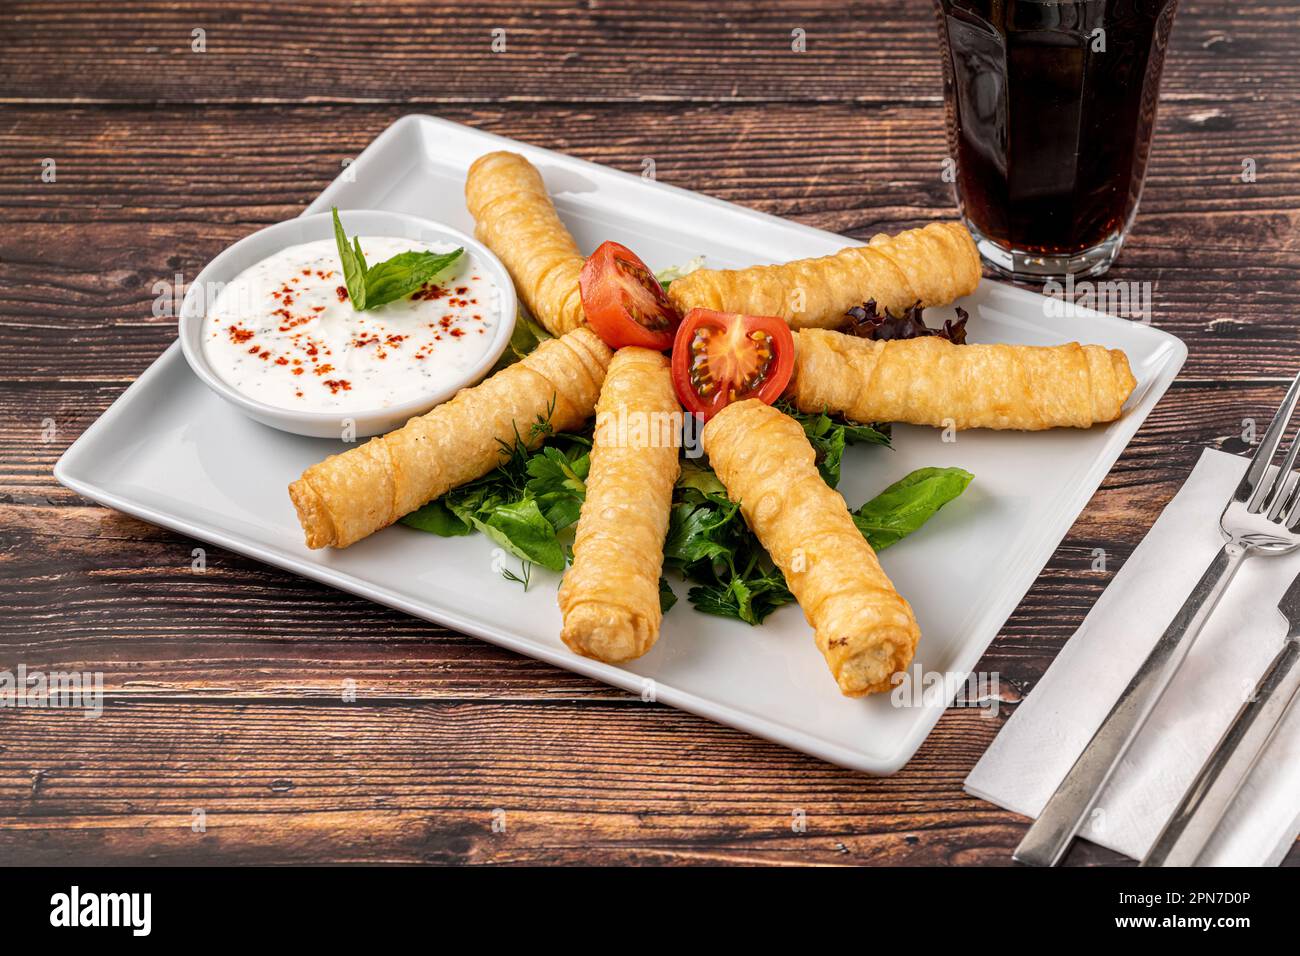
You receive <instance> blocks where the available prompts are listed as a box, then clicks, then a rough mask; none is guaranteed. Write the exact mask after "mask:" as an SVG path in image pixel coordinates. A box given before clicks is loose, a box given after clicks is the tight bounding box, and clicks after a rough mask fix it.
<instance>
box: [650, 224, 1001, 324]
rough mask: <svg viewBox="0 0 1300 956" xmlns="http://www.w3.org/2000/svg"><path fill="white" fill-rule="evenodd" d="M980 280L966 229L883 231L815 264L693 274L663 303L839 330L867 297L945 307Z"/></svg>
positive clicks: (883, 304)
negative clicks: (850, 311)
mask: <svg viewBox="0 0 1300 956" xmlns="http://www.w3.org/2000/svg"><path fill="white" fill-rule="evenodd" d="M979 281H980V257H979V253H978V252H976V250H975V243H974V241H973V240H972V239H971V237H970V233H969V232H967V231H966V227H965V226H963V225H962V224H961V223H959V222H935V223H931V224H930V225H928V226H926V227H925V228H923V229H909V230H908V231H906V232H900V233H899V234H898V235H896V236H888V235H885V234H884V233H881V234H880V235H877V236H875V237H874V238H873V239H872V240H871V241H870V242H869V243H868V244H867V245H865V246H850V247H849V248H847V249H841V250H840V251H839V252H837V253H835V254H834V255H832V256H823V257H822V258H820V259H798V260H796V261H794V262H787V263H784V264H783V265H775V266H754V267H752V268H749V269H739V270H726V271H718V270H714V269H699V270H696V271H695V272H691V273H689V274H687V275H684V276H682V277H681V278H680V279H677V280H675V281H674V282H673V284H672V285H671V286H669V287H668V298H670V299H671V300H672V301H673V304H674V305H676V306H677V308H678V309H680V310H681V311H682V313H683V314H685V313H686V312H687V311H688V310H690V309H694V308H703V309H714V310H716V311H718V312H740V313H743V314H745V315H779V316H780V317H781V318H783V319H785V320H786V321H787V322H789V323H790V325H791V326H792V327H794V328H796V329H807V328H823V329H834V328H839V327H840V326H842V325H844V324H845V318H844V313H845V312H847V311H848V310H849V309H850V308H852V307H853V306H855V305H862V303H864V302H866V301H868V300H870V299H875V300H876V305H877V306H878V307H879V308H881V309H889V310H891V311H893V312H901V311H902V310H903V309H906V308H907V307H908V306H910V305H914V304H916V303H917V302H918V301H919V302H920V303H921V305H922V306H926V307H928V306H932V305H947V304H948V303H949V302H951V301H953V300H954V299H957V298H960V297H961V296H963V295H969V294H970V293H972V292H974V291H975V287H976V286H977V285H979Z"/></svg>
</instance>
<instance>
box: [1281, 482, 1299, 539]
mask: <svg viewBox="0 0 1300 956" xmlns="http://www.w3.org/2000/svg"><path fill="white" fill-rule="evenodd" d="M1297 504H1300V477H1297V478H1296V481H1295V484H1294V485H1292V486H1291V494H1289V495H1288V496H1287V502H1286V505H1285V506H1284V507H1283V509H1282V523H1283V524H1284V525H1286V526H1287V529H1288V530H1290V531H1295V530H1296V526H1297V525H1300V507H1296V505H1297Z"/></svg>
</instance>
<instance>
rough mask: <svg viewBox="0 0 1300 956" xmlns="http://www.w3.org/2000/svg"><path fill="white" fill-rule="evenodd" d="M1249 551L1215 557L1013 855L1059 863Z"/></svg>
mask: <svg viewBox="0 0 1300 956" xmlns="http://www.w3.org/2000/svg"><path fill="white" fill-rule="evenodd" d="M1247 553H1248V552H1247V551H1246V549H1245V548H1243V547H1242V546H1241V545H1239V544H1236V543H1234V542H1231V541H1230V542H1228V543H1227V544H1225V545H1224V546H1223V547H1222V548H1221V549H1219V553H1218V554H1216V555H1215V556H1214V560H1213V561H1211V562H1210V566H1209V567H1207V568H1206V569H1205V573H1204V574H1202V575H1201V579H1200V580H1199V581H1197V582H1196V587H1194V588H1193V589H1192V593H1191V594H1189V595H1188V596H1187V600H1186V601H1184V602H1183V606H1182V607H1181V608H1179V609H1178V613H1177V614H1175V615H1174V619H1173V620H1172V621H1170V622H1169V626H1168V627H1167V628H1165V632H1164V633H1163V634H1162V635H1160V640H1158V641H1156V645H1155V647H1153V648H1152V649H1151V653H1150V654H1148V655H1147V658H1146V660H1144V661H1143V662H1142V666H1141V667H1139V668H1138V672H1137V673H1136V674H1134V675H1133V679H1132V680H1131V681H1129V683H1128V686H1127V687H1126V688H1124V693H1122V694H1121V695H1120V697H1119V700H1117V701H1116V702H1115V706H1113V707H1112V708H1111V709H1110V713H1109V714H1107V715H1106V719H1105V720H1103V721H1102V723H1101V726H1100V727H1098V728H1097V732H1096V733H1095V734H1093V735H1092V739H1091V740H1090V741H1088V746H1087V747H1085V748H1084V750H1083V753H1081V754H1080V755H1079V758H1078V759H1077V760H1075V762H1074V766H1072V767H1071V768H1070V772H1069V773H1067V774H1066V775H1065V779H1064V780H1062V781H1061V783H1060V785H1059V786H1058V787H1057V788H1056V792H1055V793H1053V794H1052V796H1051V798H1050V799H1049V800H1048V801H1047V806H1045V807H1043V811H1042V812H1041V813H1040V814H1039V815H1038V819H1037V820H1035V821H1034V823H1033V826H1031V827H1030V828H1029V832H1028V833H1026V834H1025V838H1024V839H1023V840H1021V841H1020V845H1019V846H1018V847H1016V852H1015V853H1014V854H1013V858H1014V859H1016V860H1018V861H1019V862H1021V863H1028V864H1030V865H1032V866H1055V865H1056V864H1057V863H1058V862H1060V859H1061V857H1062V856H1064V855H1065V851H1066V850H1067V849H1069V846H1070V841H1071V840H1073V839H1074V836H1075V834H1076V833H1078V832H1079V828H1080V827H1081V826H1082V825H1083V822H1084V820H1085V819H1086V818H1087V817H1088V814H1089V813H1091V812H1092V809H1093V807H1095V806H1096V805H1097V800H1098V798H1099V797H1100V796H1101V794H1102V791H1103V790H1105V788H1106V784H1107V783H1108V782H1109V781H1110V778H1111V775H1112V774H1114V772H1115V768H1116V767H1117V766H1119V762H1120V761H1121V760H1123V759H1124V755H1125V754H1126V753H1128V749H1129V747H1130V746H1132V744H1133V741H1134V740H1135V739H1136V738H1137V735H1138V733H1139V732H1140V731H1141V730H1142V727H1143V725H1144V724H1146V722H1147V718H1148V717H1150V716H1151V712H1152V711H1153V710H1155V707H1156V704H1158V703H1159V702H1160V698H1161V696H1162V695H1163V694H1164V692H1165V688H1167V687H1168V686H1169V683H1170V681H1172V680H1173V678H1174V674H1175V673H1176V672H1177V671H1178V668H1179V666H1180V665H1181V664H1182V663H1183V660H1184V659H1185V658H1186V657H1187V652H1188V651H1189V650H1191V647H1192V642H1193V641H1195V640H1196V636H1197V635H1198V634H1200V632H1201V629H1202V628H1203V627H1204V626H1205V622H1206V621H1207V620H1208V619H1209V617H1210V615H1211V614H1213V613H1214V609H1215V607H1217V606H1218V603H1219V599H1220V598H1221V597H1223V592H1224V591H1226V590H1227V589H1228V585H1229V584H1230V583H1231V582H1232V579H1233V577H1234V576H1236V573H1237V569H1238V568H1240V567H1241V562H1242V561H1243V560H1245V558H1246V555H1247Z"/></svg>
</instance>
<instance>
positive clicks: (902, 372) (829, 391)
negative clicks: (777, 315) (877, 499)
mask: <svg viewBox="0 0 1300 956" xmlns="http://www.w3.org/2000/svg"><path fill="white" fill-rule="evenodd" d="M794 338H795V363H794V376H793V378H792V379H791V382H790V387H789V388H788V389H787V390H786V394H787V395H788V396H789V397H790V399H791V400H792V401H793V402H794V404H795V405H796V406H798V408H800V409H801V410H803V411H806V412H820V411H829V412H832V413H835V412H838V413H839V414H841V415H843V416H844V417H845V418H848V419H851V420H853V421H859V422H907V423H909V424H912V425H934V426H936V427H938V428H947V427H949V426H951V427H955V428H1000V429H1020V430H1024V431H1036V430H1039V429H1044V428H1063V427H1071V428H1087V427H1089V426H1090V425H1092V424H1094V423H1095V422H1109V421H1114V420H1115V419H1116V418H1118V417H1119V415H1120V411H1121V410H1122V409H1123V407H1124V402H1125V401H1126V400H1127V399H1128V397H1129V395H1130V394H1131V393H1132V391H1133V388H1134V386H1135V385H1136V384H1137V382H1136V380H1135V379H1134V378H1133V373H1132V371H1130V369H1129V365H1128V357H1127V356H1126V355H1125V354H1124V353H1123V352H1122V351H1120V350H1119V349H1107V348H1104V347H1102V346H1100V345H1080V344H1079V343H1078V342H1071V343H1070V344H1068V345H1051V346H1042V345H953V344H952V343H951V342H949V341H947V340H946V339H941V338H938V337H926V338H915V339H894V340H891V341H887V342H877V341H872V340H870V339H860V338H856V337H854V336H851V335H844V334H843V333H840V332H830V331H827V330H824V329H803V330H801V331H799V332H796V333H795V337H794Z"/></svg>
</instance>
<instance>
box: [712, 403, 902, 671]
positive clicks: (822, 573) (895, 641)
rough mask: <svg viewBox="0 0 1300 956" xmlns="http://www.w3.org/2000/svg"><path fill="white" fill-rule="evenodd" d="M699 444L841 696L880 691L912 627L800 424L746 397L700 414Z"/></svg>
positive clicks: (896, 666) (898, 661) (895, 666)
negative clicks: (780, 577)
mask: <svg viewBox="0 0 1300 956" xmlns="http://www.w3.org/2000/svg"><path fill="white" fill-rule="evenodd" d="M704 450H705V451H706V452H708V455H709V461H710V463H711V464H712V465H713V470H714V471H715V472H717V475H718V478H719V479H721V481H722V483H723V485H725V486H726V488H727V495H728V496H729V497H730V498H731V500H732V501H736V502H739V504H740V511H741V513H742V514H743V515H744V516H745V520H746V521H747V522H749V527H750V528H751V529H753V532H754V534H756V535H757V536H758V540H759V541H760V542H762V544H763V547H765V548H766V549H767V553H768V554H770V555H771V556H772V560H773V561H774V562H776V565H777V567H779V568H780V569H781V573H782V574H784V575H785V581H786V584H787V585H789V587H790V590H791V592H793V594H794V596H795V598H796V599H798V601H799V606H800V607H802V608H803V613H804V617H806V618H807V619H808V623H809V624H810V625H812V628H813V631H814V632H815V636H816V640H817V647H818V648H819V649H820V650H821V652H822V654H823V656H825V658H826V663H827V664H828V665H830V669H831V674H833V675H834V677H835V680H836V682H837V683H838V684H839V685H840V691H841V693H843V694H845V695H846V696H848V697H859V696H861V695H863V694H872V693H876V692H877V691H882V690H888V689H889V687H890V678H891V677H892V676H893V675H894V674H896V673H898V672H899V671H902V670H905V669H906V668H907V666H908V664H910V663H911V660H912V654H913V652H914V651H915V650H916V642H917V640H918V639H919V638H920V636H921V632H920V629H919V628H918V627H917V626H916V618H915V617H914V616H913V615H912V609H911V607H910V606H909V605H908V603H907V602H906V601H905V600H903V598H902V597H900V596H899V594H898V592H897V591H896V590H894V586H893V585H892V584H891V583H890V582H889V578H887V577H885V572H884V571H882V570H881V569H880V562H879V561H877V560H876V553H875V552H874V551H872V550H871V545H869V544H867V541H866V539H865V538H863V537H862V532H860V531H859V530H858V529H857V526H856V525H854V523H853V518H852V517H851V516H850V515H849V509H848V507H847V506H846V505H845V504H844V499H843V498H841V497H840V496H839V494H837V493H836V492H835V491H833V490H831V489H830V488H829V487H827V485H826V482H824V481H823V480H822V477H821V475H820V474H819V473H818V471H817V466H816V464H815V463H814V460H813V459H814V453H813V448H812V445H810V444H809V443H808V439H807V438H806V437H805V436H804V431H803V428H802V427H801V426H800V425H799V423H798V422H796V421H795V420H794V419H793V418H791V417H790V416H789V415H786V414H784V413H783V412H780V411H778V410H777V409H775V408H772V407H771V406H770V405H764V404H763V403H762V402H760V401H757V400H755V399H748V400H746V401H743V402H736V403H735V404H733V405H728V406H727V407H726V408H724V409H723V410H722V411H720V412H718V414H717V415H715V416H714V417H713V418H712V419H710V420H709V423H708V424H707V425H705V426H704Z"/></svg>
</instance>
